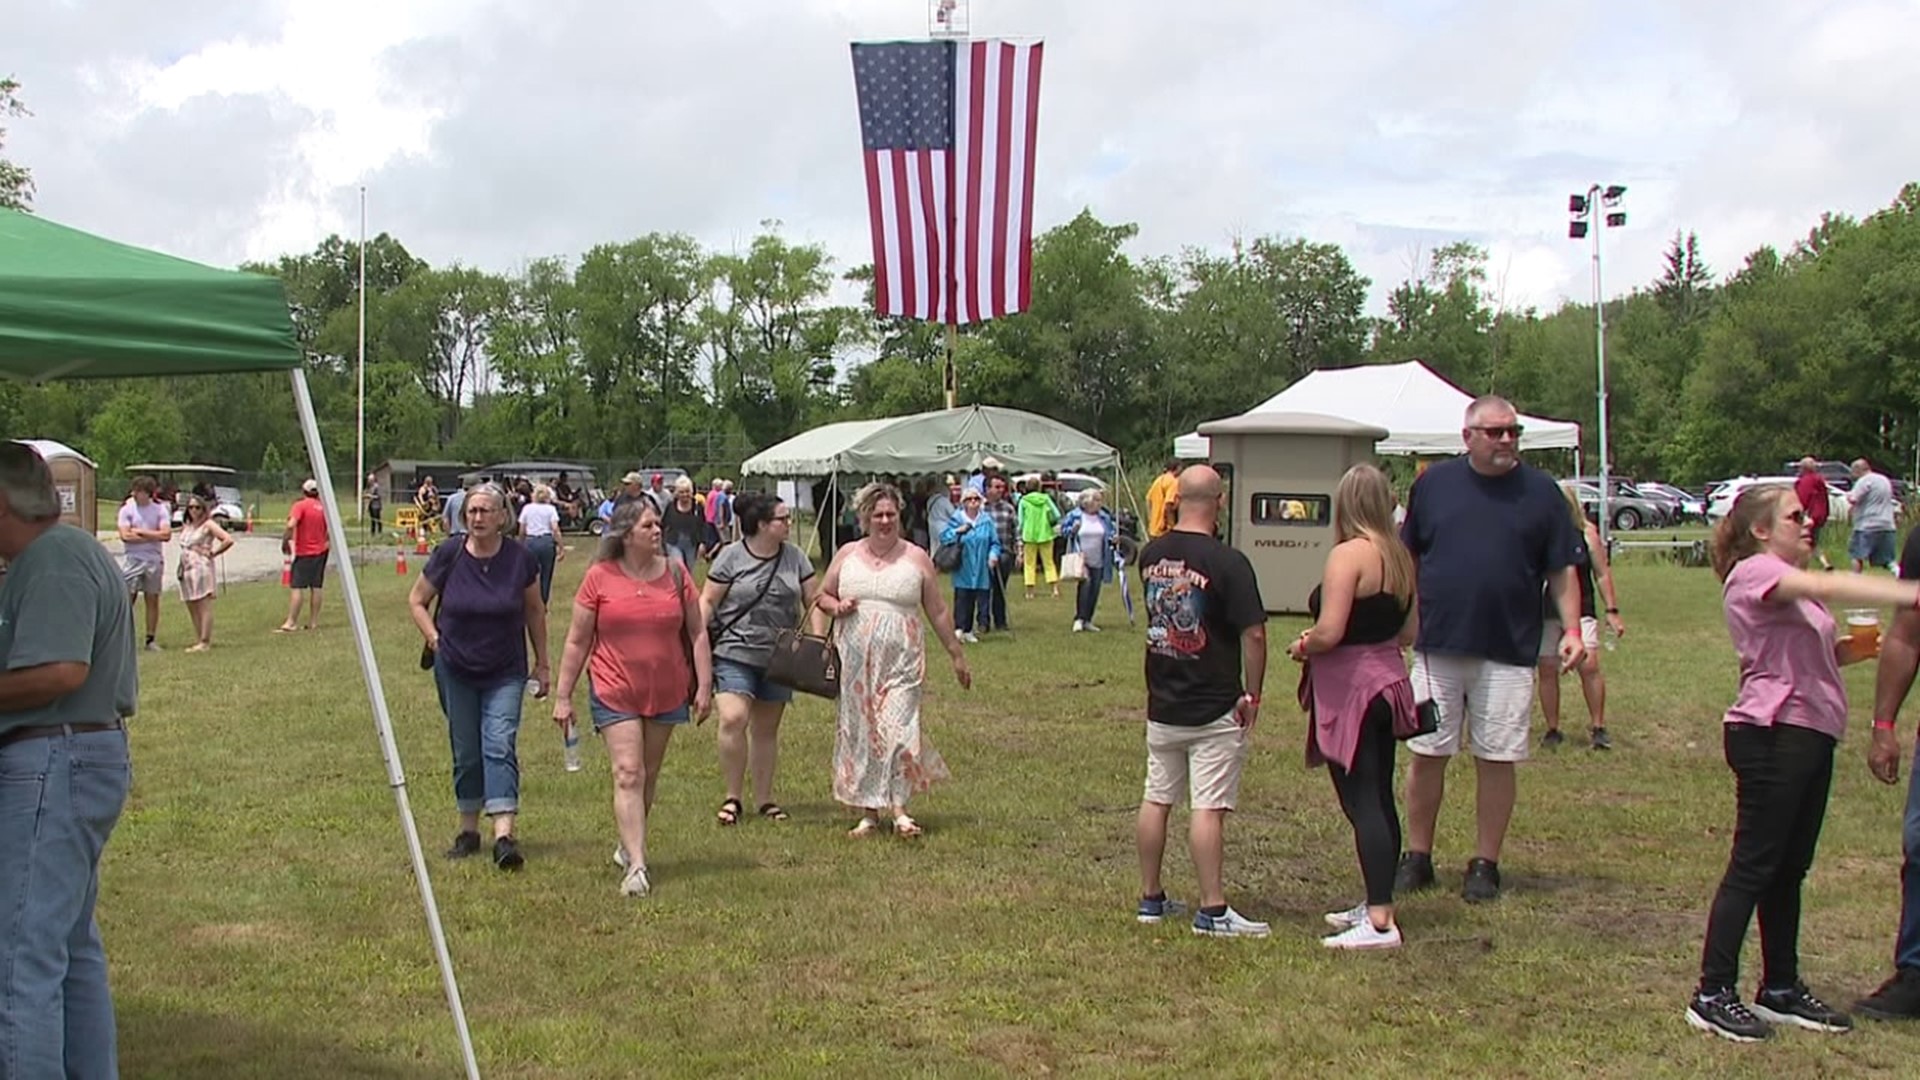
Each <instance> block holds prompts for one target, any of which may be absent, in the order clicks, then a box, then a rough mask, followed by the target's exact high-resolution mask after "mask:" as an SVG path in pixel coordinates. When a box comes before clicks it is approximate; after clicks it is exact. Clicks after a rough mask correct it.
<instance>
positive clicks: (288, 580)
mask: <svg viewBox="0 0 1920 1080" xmlns="http://www.w3.org/2000/svg"><path fill="white" fill-rule="evenodd" d="M280 587H281V588H283V589H291V588H293V556H291V555H288V556H287V557H286V558H284V559H283V560H281V562H280Z"/></svg>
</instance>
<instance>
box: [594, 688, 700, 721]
mask: <svg viewBox="0 0 1920 1080" xmlns="http://www.w3.org/2000/svg"><path fill="white" fill-rule="evenodd" d="M587 710H588V711H589V712H591V713H592V714H593V730H595V731H605V730H607V729H608V728H610V727H612V726H613V725H615V724H620V723H624V722H626V721H628V720H651V721H653V722H654V723H656V724H684V723H686V722H687V721H688V720H691V719H693V713H692V711H691V710H689V709H688V708H687V707H686V706H685V705H682V706H680V707H679V708H677V709H674V710H672V711H671V712H664V713H661V714H660V715H659V716H641V715H640V714H639V713H630V712H621V711H620V710H618V709H614V708H610V707H608V705H607V703H606V702H604V701H601V700H600V695H598V694H596V693H594V692H593V688H592V687H591V686H589V687H588V688H587Z"/></svg>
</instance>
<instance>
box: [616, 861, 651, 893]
mask: <svg viewBox="0 0 1920 1080" xmlns="http://www.w3.org/2000/svg"><path fill="white" fill-rule="evenodd" d="M652 891H653V882H651V881H648V880H647V868H646V867H644V866H636V867H634V868H633V869H631V870H628V871H627V876H626V878H625V879H624V880H623V881H621V882H620V895H622V896H645V895H647V894H648V893H650V892H652Z"/></svg>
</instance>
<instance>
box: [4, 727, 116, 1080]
mask: <svg viewBox="0 0 1920 1080" xmlns="http://www.w3.org/2000/svg"><path fill="white" fill-rule="evenodd" d="M132 779H133V767H132V765H131V764H129V762H128V758H127V734H126V732H124V731H93V732H85V733H82V734H76V735H55V736H53V737H52V738H46V739H25V740H22V741H20V742H17V743H14V744H12V745H10V746H6V747H0V836H4V837H5V838H6V847H5V852H6V853H5V856H4V857H0V950H4V955H3V956H0V964H3V965H4V968H0V971H4V974H5V979H6V985H5V987H4V994H5V1008H0V1076H6V1077H40V1076H51V1077H60V1076H66V1077H73V1078H77V1080H93V1078H96V1077H97V1078H101V1080H105V1078H110V1077H115V1076H118V1075H119V1067H120V1066H119V1061H118V1058H117V1055H116V1036H115V1033H114V1023H113V996H112V994H110V993H109V992H108V990H107V951H106V947H105V946H104V945H102V944H101V942H100V927H99V925H98V924H97V923H95V922H94V919H93V906H94V901H95V900H96V899H97V898H98V897H99V894H100V852H101V851H102V850H104V849H105V848H106V846H107V837H109V836H111V835H112V834H113V826H114V823H115V822H116V821H118V820H119V819H120V808H121V807H122V806H123V805H125V803H126V801H127V788H128V786H129V785H130V784H131V783H132Z"/></svg>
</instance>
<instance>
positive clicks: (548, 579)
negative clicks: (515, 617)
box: [527, 536, 560, 604]
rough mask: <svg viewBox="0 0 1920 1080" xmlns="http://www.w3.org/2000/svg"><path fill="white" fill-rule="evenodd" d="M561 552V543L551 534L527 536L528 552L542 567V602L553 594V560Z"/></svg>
mask: <svg viewBox="0 0 1920 1080" xmlns="http://www.w3.org/2000/svg"><path fill="white" fill-rule="evenodd" d="M559 552H560V549H559V545H557V544H555V543H554V540H553V537H551V536H529V537H527V553H528V554H530V555H532V556H533V561H534V562H535V563H537V564H539V567H540V602H541V603H543V604H544V603H546V602H547V598H548V597H549V596H551V595H552V594H553V561H554V559H555V558H556V557H557V556H558V555H559Z"/></svg>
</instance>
